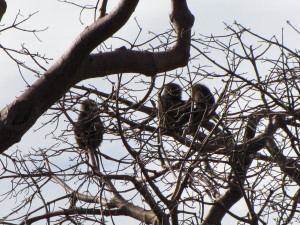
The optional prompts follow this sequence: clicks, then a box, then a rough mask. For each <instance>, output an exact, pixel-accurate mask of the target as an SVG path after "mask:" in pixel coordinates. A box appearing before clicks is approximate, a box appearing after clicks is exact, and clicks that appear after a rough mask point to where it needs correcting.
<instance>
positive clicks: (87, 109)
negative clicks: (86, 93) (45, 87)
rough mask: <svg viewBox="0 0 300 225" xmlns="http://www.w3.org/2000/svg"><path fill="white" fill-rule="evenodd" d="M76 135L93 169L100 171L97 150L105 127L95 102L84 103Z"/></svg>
mask: <svg viewBox="0 0 300 225" xmlns="http://www.w3.org/2000/svg"><path fill="white" fill-rule="evenodd" d="M74 133H75V138H76V142H77V144H78V146H79V148H81V149H84V150H86V151H87V153H88V155H89V159H90V161H91V165H92V167H93V169H96V168H98V169H99V161H98V159H97V154H96V149H97V148H98V147H99V146H100V145H101V143H102V140H103V133H104V126H103V123H102V121H101V119H100V116H99V112H98V107H97V104H96V102H95V101H93V100H90V99H88V100H85V101H84V102H82V104H81V109H80V113H79V116H78V120H77V122H76V124H75V126H74Z"/></svg>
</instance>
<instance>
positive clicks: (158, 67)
mask: <svg viewBox="0 0 300 225" xmlns="http://www.w3.org/2000/svg"><path fill="white" fill-rule="evenodd" d="M138 2H139V1H138V0H122V1H121V2H120V4H119V5H118V6H117V7H116V8H115V9H114V10H113V11H112V12H111V13H110V14H109V15H106V16H104V17H102V18H99V19H98V20H97V21H96V22H95V23H94V24H92V25H91V26H89V27H87V28H86V29H85V30H84V31H83V32H82V33H81V34H80V35H79V36H78V38H77V39H76V40H75V42H74V43H73V45H72V46H71V48H70V49H69V50H67V51H66V52H65V54H64V55H63V56H62V57H61V58H60V59H59V60H58V61H57V62H56V63H55V64H54V65H53V66H52V67H51V68H50V69H49V70H48V71H47V72H46V73H45V74H44V75H43V76H42V77H41V78H40V79H39V80H37V81H36V82H35V83H34V84H33V85H32V86H31V87H30V88H29V89H28V90H27V91H26V92H25V93H24V94H22V95H21V96H20V97H19V98H17V99H16V100H15V101H14V102H12V103H11V104H9V105H8V106H7V107H6V108H4V109H2V110H1V112H0V143H1V145H0V153H2V152H4V151H5V150H6V149H7V148H9V147H10V146H12V145H13V144H15V143H17V142H19V141H20V139H21V138H22V136H23V135H24V134H25V133H26V132H27V131H28V130H29V129H30V127H31V126H32V125H33V124H34V123H35V122H36V120H37V119H38V118H39V117H40V116H41V115H42V114H43V113H44V112H45V111H46V110H47V109H49V108H50V106H51V105H53V104H54V103H55V102H56V101H58V100H59V99H60V98H61V96H63V95H64V93H65V92H66V91H67V90H69V89H70V88H71V87H72V86H74V85H75V84H76V83H78V82H79V81H81V80H84V79H87V78H90V77H95V76H105V75H109V74H112V73H117V72H123V73H126V72H132V69H131V68H132V67H133V65H135V67H136V68H139V69H140V70H138V69H136V70H134V71H136V72H139V73H144V74H146V75H150V76H154V75H155V74H156V73H157V72H158V71H167V70H171V69H175V68H178V67H179V66H184V65H186V64H187V62H188V58H189V51H190V42H191V27H192V25H193V22H194V17H193V15H192V14H191V13H190V11H189V10H188V8H187V5H186V2H185V1H182V0H173V1H172V3H173V7H172V12H171V18H172V22H173V24H174V26H175V30H176V32H177V34H178V37H177V42H176V44H175V46H174V47H173V48H172V49H171V50H169V51H166V52H158V53H155V54H150V53H145V52H142V53H141V52H136V53H134V54H130V53H132V51H127V50H124V49H118V50H116V51H114V52H112V53H99V54H95V55H89V54H90V52H91V51H92V50H93V49H94V48H95V47H96V46H97V45H99V44H100V43H102V42H103V41H105V40H106V39H107V38H109V37H110V36H111V35H112V34H114V33H115V32H116V31H117V30H118V29H120V28H121V27H122V26H123V25H124V24H125V23H126V22H127V20H128V19H129V17H130V16H131V14H132V13H133V11H134V10H135V7H136V6H137V4H138ZM141 55H145V57H141ZM112 56H114V57H116V58H115V59H120V61H118V62H117V63H116V61H115V59H114V58H113V57H112ZM135 56H139V57H135ZM128 57H129V58H128ZM140 57H141V58H143V59H144V60H140ZM98 58H99V59H98ZM170 59H172V60H170ZM146 61H147V62H146ZM148 62H151V63H152V66H151V67H150V66H147V65H148V64H147V63H148ZM90 67H92V68H93V70H94V71H91V70H90V69H89V68H90ZM145 67H150V69H149V70H148V71H145V70H144V68H145Z"/></svg>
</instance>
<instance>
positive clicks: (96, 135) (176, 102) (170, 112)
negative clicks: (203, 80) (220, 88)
mask: <svg viewBox="0 0 300 225" xmlns="http://www.w3.org/2000/svg"><path fill="white" fill-rule="evenodd" d="M162 89H163V90H162V95H161V96H160V97H159V101H158V107H159V117H160V120H161V121H163V125H164V126H165V127H166V128H175V131H179V130H180V129H182V126H183V125H184V124H186V123H188V122H189V121H190V122H191V126H190V127H191V130H192V132H194V131H195V130H196V129H197V128H198V126H199V125H200V123H201V122H202V121H203V120H208V118H207V117H208V116H209V117H210V115H211V116H213V115H215V113H214V112H213V106H214V104H215V99H214V96H213V95H212V93H211V92H210V90H209V89H208V88H207V87H206V86H205V85H203V84H199V83H198V84H194V85H193V86H192V93H191V99H190V100H188V101H183V100H182V88H181V87H180V86H179V85H178V84H175V83H168V84H166V85H164V86H163V87H162ZM191 118H192V119H191ZM193 130H194V131H193ZM74 133H75V138H76V142H77V144H78V146H79V147H80V148H81V149H85V150H87V151H90V152H92V151H95V150H96V149H97V148H98V147H99V146H100V145H101V143H102V140H103V133H104V126H103V123H102V121H101V118H100V116H99V110H98V107H97V104H96V102H95V101H93V100H91V99H88V100H85V101H84V102H83V103H82V106H81V110H80V113H79V116H78V120H77V122H76V123H75V126H74Z"/></svg>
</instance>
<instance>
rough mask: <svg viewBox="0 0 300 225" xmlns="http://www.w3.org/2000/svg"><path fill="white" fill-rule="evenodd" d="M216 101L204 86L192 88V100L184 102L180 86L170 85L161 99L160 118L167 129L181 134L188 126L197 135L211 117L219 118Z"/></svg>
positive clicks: (167, 85)
mask: <svg viewBox="0 0 300 225" xmlns="http://www.w3.org/2000/svg"><path fill="white" fill-rule="evenodd" d="M214 105H215V99H214V96H213V95H212V93H211V92H210V90H209V89H208V88H207V87H206V86H205V85H203V84H200V83H197V84H194V85H193V86H192V91H191V98H190V99H189V100H187V101H184V100H182V89H181V87H180V86H179V85H178V84H175V83H168V84H166V85H165V86H164V87H163V92H162V95H161V97H160V98H159V117H160V120H161V121H162V124H163V125H164V126H165V127H166V128H172V129H174V130H175V131H177V132H179V133H181V132H182V128H183V126H184V125H185V124H187V126H188V128H189V132H191V133H195V132H196V130H197V129H198V127H199V125H200V124H201V123H202V122H204V121H207V120H209V119H210V118H211V117H213V116H214V117H218V116H217V115H216V113H215V110H214Z"/></svg>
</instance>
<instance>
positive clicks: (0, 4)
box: [0, 0, 7, 22]
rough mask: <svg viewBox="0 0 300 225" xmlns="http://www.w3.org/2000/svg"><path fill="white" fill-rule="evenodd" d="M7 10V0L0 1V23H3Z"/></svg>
mask: <svg viewBox="0 0 300 225" xmlns="http://www.w3.org/2000/svg"><path fill="white" fill-rule="evenodd" d="M6 8H7V5H6V2H5V0H0V22H1V19H2V17H3V15H4V14H5V12H6Z"/></svg>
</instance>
